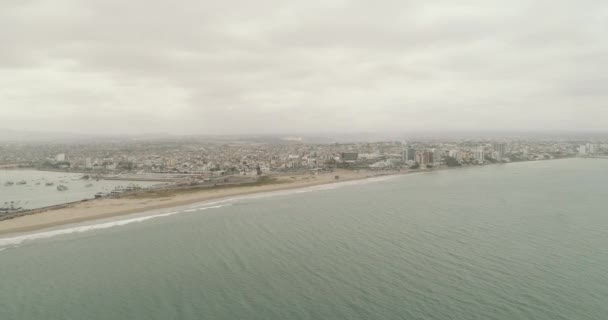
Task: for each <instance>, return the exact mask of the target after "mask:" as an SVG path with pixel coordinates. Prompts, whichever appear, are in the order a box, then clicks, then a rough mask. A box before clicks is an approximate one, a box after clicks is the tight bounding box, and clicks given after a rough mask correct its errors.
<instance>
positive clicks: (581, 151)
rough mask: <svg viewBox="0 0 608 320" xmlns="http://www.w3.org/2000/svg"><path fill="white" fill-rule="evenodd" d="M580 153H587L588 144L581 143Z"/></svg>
mask: <svg viewBox="0 0 608 320" xmlns="http://www.w3.org/2000/svg"><path fill="white" fill-rule="evenodd" d="M578 153H579V154H587V146H586V145H584V144H581V145H580V146H579V147H578Z"/></svg>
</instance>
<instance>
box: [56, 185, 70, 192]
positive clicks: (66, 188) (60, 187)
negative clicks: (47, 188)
mask: <svg viewBox="0 0 608 320" xmlns="http://www.w3.org/2000/svg"><path fill="white" fill-rule="evenodd" d="M57 190H59V191H65V190H68V187H66V186H64V185H62V184H60V185H58V186H57Z"/></svg>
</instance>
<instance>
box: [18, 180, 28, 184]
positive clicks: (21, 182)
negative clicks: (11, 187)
mask: <svg viewBox="0 0 608 320" xmlns="http://www.w3.org/2000/svg"><path fill="white" fill-rule="evenodd" d="M17 184H27V182H26V181H25V180H20V181H17Z"/></svg>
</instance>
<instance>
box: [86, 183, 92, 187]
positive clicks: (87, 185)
mask: <svg viewBox="0 0 608 320" xmlns="http://www.w3.org/2000/svg"><path fill="white" fill-rule="evenodd" d="M92 186H93V184H92V183H88V184H86V185H85V186H84V187H85V188H90V187H92Z"/></svg>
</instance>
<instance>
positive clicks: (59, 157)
mask: <svg viewBox="0 0 608 320" xmlns="http://www.w3.org/2000/svg"><path fill="white" fill-rule="evenodd" d="M55 161H58V162H59V161H65V153H60V154H58V155H56V156H55Z"/></svg>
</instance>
